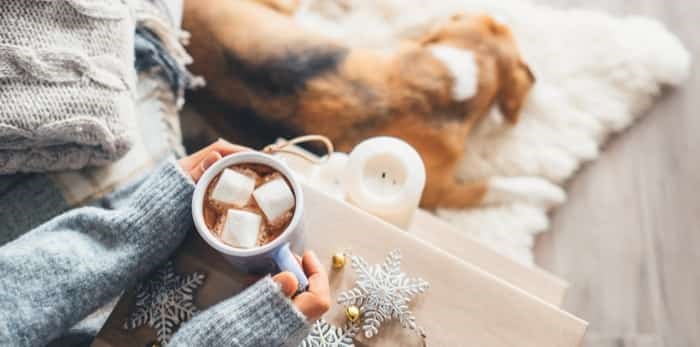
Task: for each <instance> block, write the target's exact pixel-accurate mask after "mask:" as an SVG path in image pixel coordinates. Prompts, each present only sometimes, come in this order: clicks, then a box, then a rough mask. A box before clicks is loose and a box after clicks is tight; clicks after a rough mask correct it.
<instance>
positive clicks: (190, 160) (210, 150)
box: [178, 139, 250, 182]
mask: <svg viewBox="0 0 700 347" xmlns="http://www.w3.org/2000/svg"><path fill="white" fill-rule="evenodd" d="M249 150H250V148H247V147H243V146H239V145H234V144H232V143H230V142H228V141H226V140H222V139H219V140H218V141H216V142H214V143H212V144H211V145H209V146H207V147H204V148H202V149H201V150H199V151H198V152H196V153H193V154H191V155H189V156H187V157H184V158H182V159H180V160H179V161H178V163H179V164H180V167H182V169H183V170H185V172H187V173H189V174H190V176H191V177H192V179H193V180H194V181H195V182H197V181H198V180H199V178H200V177H202V174H203V173H204V171H206V169H208V168H209V167H210V166H212V164H214V163H216V162H217V161H218V160H219V159H221V158H223V157H225V156H227V155H229V154H233V153H237V152H243V151H249Z"/></svg>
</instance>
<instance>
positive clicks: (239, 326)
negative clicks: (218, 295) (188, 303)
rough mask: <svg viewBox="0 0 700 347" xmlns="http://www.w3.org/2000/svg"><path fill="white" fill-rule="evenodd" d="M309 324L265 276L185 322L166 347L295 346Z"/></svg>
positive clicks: (307, 331)
mask: <svg viewBox="0 0 700 347" xmlns="http://www.w3.org/2000/svg"><path fill="white" fill-rule="evenodd" d="M309 328H310V326H309V324H308V323H307V321H306V318H305V317H304V315H303V314H302V313H301V312H299V311H298V310H297V309H296V308H295V307H294V306H293V305H292V303H291V301H290V300H289V299H287V298H286V297H285V296H284V295H283V294H282V292H281V290H280V288H279V286H278V285H277V284H276V283H275V282H274V281H272V279H271V278H270V277H269V276H268V277H265V278H263V279H261V280H260V281H258V282H257V283H255V284H254V285H253V286H251V287H249V288H248V289H246V290H245V291H243V292H242V293H240V294H238V295H237V296H235V297H233V298H230V299H227V300H224V301H223V302H221V303H219V304H217V305H215V306H213V307H211V308H208V309H207V310H205V311H204V312H201V313H200V314H198V315H197V316H195V317H194V318H193V319H192V320H191V321H189V322H187V323H185V324H184V325H183V326H182V327H181V328H180V329H179V330H178V331H177V333H176V334H175V336H173V339H172V340H171V341H170V342H169V343H168V346H169V347H210V346H232V347H248V346H270V347H278V346H284V347H297V346H299V344H300V343H301V342H302V340H303V339H304V338H305V337H306V336H307V335H308V333H309Z"/></svg>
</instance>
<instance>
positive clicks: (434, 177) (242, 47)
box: [183, 0, 535, 208]
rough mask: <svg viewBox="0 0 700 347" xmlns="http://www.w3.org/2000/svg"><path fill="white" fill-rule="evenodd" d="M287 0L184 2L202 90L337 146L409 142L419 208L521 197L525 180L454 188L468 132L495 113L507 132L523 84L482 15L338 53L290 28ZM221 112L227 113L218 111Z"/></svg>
mask: <svg viewBox="0 0 700 347" xmlns="http://www.w3.org/2000/svg"><path fill="white" fill-rule="evenodd" d="M295 6H298V2H297V1H295V0H287V1H285V0H258V1H253V0H187V1H185V13H184V21H183V26H184V28H185V30H187V31H189V32H190V34H191V39H190V45H189V47H188V50H189V52H190V54H191V55H192V57H193V58H194V63H193V65H192V66H191V69H192V71H193V72H194V73H195V74H199V75H202V76H203V77H204V78H205V79H206V80H207V87H206V88H207V91H208V92H209V93H211V94H212V95H214V96H215V97H216V98H217V99H219V100H222V101H223V102H225V103H227V104H230V105H233V106H235V107H237V108H242V109H250V110H252V111H253V112H254V113H255V114H256V115H257V116H258V117H262V118H264V119H266V120H268V121H270V122H274V123H281V124H284V125H285V126H286V127H288V128H290V129H293V130H294V131H295V132H297V133H318V134H323V135H326V136H328V137H329V138H330V139H331V140H332V141H333V142H334V143H335V144H336V147H337V148H338V149H339V150H342V151H349V150H351V149H352V147H353V146H355V145H356V144H357V143H359V142H360V141H362V140H364V139H366V138H369V137H373V136H379V135H387V136H395V137H398V138H401V139H403V140H404V141H406V142H408V143H409V144H411V145H412V146H413V147H414V148H415V149H416V150H417V151H418V153H419V154H420V155H421V157H422V158H423V161H424V163H425V167H426V186H425V191H424V194H423V197H422V200H421V206H422V207H424V208H436V207H444V208H465V207H471V206H475V205H479V204H483V203H489V202H498V200H502V199H507V197H505V196H509V195H513V194H515V195H518V194H521V195H527V194H528V189H530V188H532V189H535V187H529V186H531V185H532V184H533V182H529V181H527V179H525V181H523V180H522V179H521V180H520V181H518V180H517V179H515V181H513V180H510V181H503V180H502V179H501V180H500V181H498V180H496V181H494V180H490V179H484V180H478V181H473V182H460V181H459V180H457V178H456V170H457V165H458V163H459V161H460V159H461V158H462V156H463V155H464V146H465V139H466V138H467V136H468V135H469V133H470V131H471V130H472V129H473V128H474V127H475V126H476V125H477V124H478V123H479V122H480V121H481V120H482V119H484V117H486V116H487V114H488V113H489V111H490V110H491V108H492V107H494V106H495V107H497V108H498V109H499V110H500V112H501V114H502V115H503V117H504V119H505V120H506V121H507V122H508V123H510V124H511V125H514V124H516V123H517V122H518V119H519V116H520V111H521V108H522V107H523V104H524V102H525V100H526V98H527V96H528V93H529V92H530V90H531V89H532V87H533V84H534V83H535V77H534V75H533V74H532V72H531V71H530V69H529V67H528V66H527V64H525V63H524V62H523V59H522V58H521V56H520V53H519V50H518V48H517V45H516V42H515V39H514V37H513V35H512V33H511V31H510V30H509V28H508V27H506V26H505V25H503V24H500V23H499V22H497V21H496V20H494V19H493V18H491V17H489V16H487V15H467V14H455V15H454V16H452V17H451V18H449V19H447V20H446V21H445V22H443V23H439V24H438V25H436V27H434V28H432V29H431V30H429V31H428V32H426V33H425V34H424V35H423V36H422V37H420V38H418V39H417V40H414V41H410V42H406V43H403V44H402V46H401V47H400V48H399V49H397V51H396V52H395V53H393V54H391V55H386V54H381V53H379V52H374V51H372V50H367V49H361V48H355V47H352V48H351V47H348V46H346V45H344V44H343V43H342V42H337V41H336V40H333V39H330V38H328V37H326V36H324V35H322V34H319V33H315V32H310V31H308V30H305V29H304V28H302V27H301V26H300V25H299V24H298V23H296V22H295V21H294V19H293V18H292V16H290V14H291V13H293V12H294V9H295ZM229 117H231V116H229Z"/></svg>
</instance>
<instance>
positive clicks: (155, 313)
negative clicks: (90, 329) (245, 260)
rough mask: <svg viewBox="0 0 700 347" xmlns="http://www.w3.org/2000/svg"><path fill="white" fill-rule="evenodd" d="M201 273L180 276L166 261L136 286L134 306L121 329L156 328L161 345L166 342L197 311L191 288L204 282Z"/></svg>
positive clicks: (172, 265) (169, 262)
mask: <svg viewBox="0 0 700 347" xmlns="http://www.w3.org/2000/svg"><path fill="white" fill-rule="evenodd" d="M204 278H205V275H204V274H200V273H197V272H195V273H192V274H190V275H187V276H182V275H180V274H178V273H177V272H176V271H175V265H174V264H173V262H172V261H168V262H167V263H166V264H164V265H163V266H161V267H160V268H159V269H158V270H156V271H155V273H154V274H153V278H152V279H150V280H148V281H147V282H145V283H141V284H139V286H138V287H137V289H136V310H135V311H134V312H133V313H131V315H129V318H128V319H127V321H126V322H125V323H124V329H134V328H137V327H140V326H142V325H148V326H149V327H151V328H153V329H154V330H155V331H156V338H157V340H158V342H159V343H160V344H161V345H166V344H167V343H168V341H169V340H170V337H171V336H172V335H173V333H174V332H175V330H177V328H178V327H179V326H180V324H182V323H183V322H185V321H187V320H189V319H190V318H192V316H193V315H194V314H195V313H196V312H197V307H196V306H195V305H194V291H195V290H196V289H197V287H199V286H201V285H202V283H204Z"/></svg>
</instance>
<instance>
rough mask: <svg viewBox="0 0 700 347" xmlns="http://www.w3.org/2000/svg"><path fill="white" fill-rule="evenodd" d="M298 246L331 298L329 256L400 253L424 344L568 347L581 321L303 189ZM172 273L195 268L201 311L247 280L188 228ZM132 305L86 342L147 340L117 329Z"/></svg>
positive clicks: (389, 339) (107, 346) (345, 277)
mask: <svg viewBox="0 0 700 347" xmlns="http://www.w3.org/2000/svg"><path fill="white" fill-rule="evenodd" d="M304 192H305V198H306V215H305V223H306V233H307V234H306V236H307V237H306V246H307V248H310V249H314V250H315V251H316V252H317V253H318V255H319V257H320V259H321V260H322V262H323V263H324V265H325V266H326V268H327V269H328V271H329V273H330V276H329V277H330V283H331V291H332V295H333V298H336V297H337V295H338V294H339V293H340V292H341V291H344V290H347V289H350V288H351V287H352V286H353V285H354V281H355V275H354V273H353V271H352V270H351V268H350V267H349V266H347V267H345V268H344V269H342V270H339V271H335V270H331V267H330V259H331V255H332V254H333V253H335V252H337V251H339V250H349V251H350V252H352V253H353V254H357V255H360V256H362V257H363V258H365V259H366V260H367V261H368V262H369V263H379V262H382V261H383V260H384V257H385V256H386V254H388V253H389V252H390V251H392V250H394V249H400V250H401V251H402V253H403V261H402V270H403V271H404V272H406V273H407V274H409V275H410V276H412V277H422V278H424V279H425V280H427V281H429V282H430V283H431V287H430V289H429V290H428V292H427V293H425V294H422V295H420V296H418V297H417V298H416V299H415V300H414V301H413V302H412V303H411V309H412V311H413V312H414V314H415V316H416V319H417V323H418V324H419V325H420V326H422V327H423V328H424V329H425V331H426V333H427V335H428V345H430V346H455V345H464V346H489V347H506V346H519V347H549V346H551V347H555V346H557V347H567V346H571V347H575V346H578V345H579V343H580V341H581V339H582V337H583V334H584V332H585V329H586V325H587V323H586V322H584V321H582V320H580V319H578V318H576V317H574V316H572V315H570V314H568V313H566V312H564V311H562V310H561V309H559V308H557V307H556V306H554V305H552V304H550V303H547V302H545V301H544V300H542V299H539V298H537V297H535V296H533V295H530V294H528V293H527V292H525V291H524V290H522V289H520V288H517V287H515V286H513V285H511V284H509V283H508V282H506V281H504V280H502V279H500V278H498V277H496V276H493V275H491V274H489V273H487V272H485V271H483V270H482V269H480V268H479V267H476V266H474V265H471V264H469V263H467V262H465V261H463V260H461V259H459V258H457V257H456V256H454V255H451V254H449V253H447V252H445V251H443V250H440V249H438V248H437V247H434V246H432V245H430V244H428V243H425V242H423V241H421V240H420V239H419V238H417V237H416V236H414V235H412V234H410V233H406V232H405V231H402V230H400V229H398V228H396V227H394V226H392V225H390V224H387V223H384V222H382V221H380V220H378V219H377V218H375V217H373V216H371V215H369V214H367V213H366V212H364V211H362V210H359V209H357V208H354V207H351V206H350V205H348V204H346V203H343V202H341V201H337V200H334V199H332V198H330V197H328V196H327V195H325V194H323V193H320V192H318V191H315V190H313V189H308V187H307V188H305V191H304ZM176 254H177V255H176V259H175V262H176V264H177V269H178V271H179V272H183V273H191V272H195V271H197V272H203V273H206V275H207V279H206V281H205V283H204V285H203V286H202V287H201V288H200V289H199V290H198V292H197V297H196V301H195V302H196V305H197V306H198V307H200V308H201V309H205V308H206V307H209V306H211V305H213V304H215V303H216V302H219V301H220V300H223V299H225V298H227V297H230V296H232V295H234V294H235V293H238V292H239V291H240V290H242V289H243V288H244V287H245V286H246V285H247V284H248V283H251V281H253V280H254V279H253V278H250V277H249V276H247V275H243V274H240V273H237V272H236V271H234V270H233V268H231V266H230V265H229V264H228V263H227V262H226V261H225V260H224V259H223V258H222V257H221V256H220V255H219V254H218V253H216V252H215V251H214V250H213V249H211V248H210V247H209V246H207V245H206V244H204V243H203V241H201V240H200V239H199V236H198V235H197V234H196V233H192V234H191V235H190V236H189V237H188V239H187V240H186V241H185V243H184V244H183V245H182V246H181V248H180V249H179V250H178V252H177V253H176ZM133 303H134V294H133V292H132V291H128V292H127V293H126V294H125V295H124V296H123V297H122V299H121V300H120V302H119V303H118V305H117V307H116V308H115V310H114V312H113V313H112V315H111V316H110V318H109V320H108V321H107V323H106V325H105V327H104V328H103V331H102V332H101V333H100V334H99V336H98V338H97V339H96V341H95V343H94V344H93V346H94V347H120V346H140V345H145V344H146V343H148V342H150V341H152V340H153V336H154V335H153V332H152V331H151V330H150V329H149V328H139V329H136V330H133V331H125V330H123V329H122V328H121V326H122V324H123V323H124V321H125V319H126V317H127V314H128V312H129V311H130V310H131V308H132V305H133ZM343 317H344V315H343V313H342V307H340V305H334V306H333V308H332V309H331V311H330V312H329V313H328V314H327V315H326V318H327V319H328V320H329V321H331V322H335V323H336V324H338V323H340V322H341V321H342V319H343ZM397 345H398V346H422V341H421V339H420V338H418V336H417V335H416V334H413V333H410V332H408V331H407V330H404V329H402V328H400V326H398V325H397V324H395V323H391V324H387V325H386V326H385V327H384V328H382V330H381V331H380V334H379V335H378V336H377V337H375V338H374V339H372V340H371V342H370V343H369V344H367V343H366V341H360V343H358V346H397Z"/></svg>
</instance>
